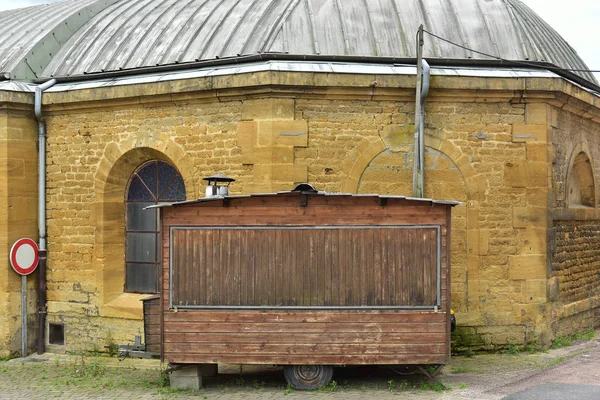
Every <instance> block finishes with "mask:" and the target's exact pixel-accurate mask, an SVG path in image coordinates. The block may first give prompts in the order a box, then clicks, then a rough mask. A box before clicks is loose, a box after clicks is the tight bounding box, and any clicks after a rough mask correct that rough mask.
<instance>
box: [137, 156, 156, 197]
mask: <svg viewBox="0 0 600 400" xmlns="http://www.w3.org/2000/svg"><path fill="white" fill-rule="evenodd" d="M157 168H158V167H157V163H156V162H151V163H149V164H146V166H145V167H144V168H142V169H141V170H139V172H138V173H137V174H138V176H139V177H140V179H141V180H142V182H144V184H145V185H146V186H147V187H148V190H149V191H150V193H152V197H153V198H156V196H157V194H156V188H157V187H158V182H156V179H157V172H156V170H157Z"/></svg>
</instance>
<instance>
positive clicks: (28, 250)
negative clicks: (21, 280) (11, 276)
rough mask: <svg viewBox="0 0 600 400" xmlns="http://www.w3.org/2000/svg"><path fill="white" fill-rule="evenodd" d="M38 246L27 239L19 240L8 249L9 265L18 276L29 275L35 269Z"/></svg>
mask: <svg viewBox="0 0 600 400" xmlns="http://www.w3.org/2000/svg"><path fill="white" fill-rule="evenodd" d="M38 261H39V254H38V246H37V244H36V243H35V242H34V241H33V240H31V239H29V238H23V239H19V240H17V241H16V242H15V244H13V246H12V247H11V249H10V265H11V266H12V267H13V269H14V270H15V271H16V272H17V274H19V275H29V274H31V273H32V272H33V271H35V269H36V268H37V265H38Z"/></svg>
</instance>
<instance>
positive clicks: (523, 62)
mask: <svg viewBox="0 0 600 400" xmlns="http://www.w3.org/2000/svg"><path fill="white" fill-rule="evenodd" d="M423 32H425V33H427V34H429V35H431V36H433V37H434V38H437V39H439V40H441V41H443V42H446V43H448V44H451V45H453V46H456V47H460V48H461V49H463V50H467V51H470V52H473V53H475V54H479V55H481V56H484V57H489V58H494V59H496V60H499V61H504V62H507V63H512V64H521V65H524V66H527V67H533V68H536V69H538V68H540V65H539V64H534V63H529V62H527V61H515V60H508V59H506V58H502V57H499V56H494V55H492V54H487V53H484V52H482V51H477V50H473V49H470V48H468V47H466V46H463V45H461V44H458V43H455V42H453V41H451V40H448V39H446V38H443V37H441V36H438V35H436V34H435V33H433V32H429V31H428V30H426V29H423ZM545 68H546V69H549V70H556V71H567V72H589V73H600V70H597V69H596V70H594V69H575V68H562V67H555V66H547V67H545Z"/></svg>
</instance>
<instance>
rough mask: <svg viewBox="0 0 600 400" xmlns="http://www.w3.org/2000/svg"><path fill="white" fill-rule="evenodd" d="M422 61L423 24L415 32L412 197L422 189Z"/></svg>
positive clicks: (419, 194) (420, 194)
mask: <svg viewBox="0 0 600 400" xmlns="http://www.w3.org/2000/svg"><path fill="white" fill-rule="evenodd" d="M422 59H423V24H421V26H419V30H418V31H417V94H416V102H415V138H414V147H415V149H414V150H415V151H414V154H413V197H423V187H422V185H420V184H419V182H420V181H421V179H420V174H422V173H423V170H422V168H423V166H422V165H421V157H420V153H421V149H420V139H419V131H420V124H421V83H422V82H421V80H422V78H421V75H422V74H423V71H422V66H421V60H422Z"/></svg>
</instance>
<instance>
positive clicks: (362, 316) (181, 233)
mask: <svg viewBox="0 0 600 400" xmlns="http://www.w3.org/2000/svg"><path fill="white" fill-rule="evenodd" d="M456 204H458V203H457V202H450V201H433V200H429V199H411V198H405V197H395V196H377V195H350V194H330V193H324V192H317V191H316V190H314V188H312V186H310V185H307V184H303V185H299V186H298V187H297V188H296V190H294V191H290V192H280V193H276V194H258V195H250V196H225V197H216V198H205V199H199V200H194V201H186V202H180V203H173V204H167V205H161V206H158V207H159V208H160V221H161V232H162V248H161V249H162V258H163V269H162V284H161V286H162V291H161V296H160V300H157V301H160V302H161V307H160V310H161V321H162V324H161V332H160V335H150V336H148V335H147V340H148V337H152V338H155V339H153V340H160V346H159V347H160V353H161V358H162V359H163V361H167V362H169V363H170V364H172V365H177V366H183V365H189V364H192V365H202V364H216V363H230V364H269V365H272V364H277V365H283V366H284V374H285V377H286V379H287V380H288V382H289V383H290V384H291V385H292V386H294V387H295V388H301V389H302V388H304V389H306V388H315V387H318V386H319V385H323V384H327V383H328V382H329V381H330V380H331V377H332V373H333V372H332V371H333V369H332V366H336V365H365V364H369V365H377V364H378V365H381V364H384V365H398V364H403V365H407V364H410V365H430V366H431V365H433V366H442V365H444V364H446V363H447V362H448V360H449V356H450V246H449V243H450V212H451V208H452V206H454V205H456ZM148 308H149V309H151V307H148ZM153 318H155V317H153ZM156 344H157V343H146V346H156Z"/></svg>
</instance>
